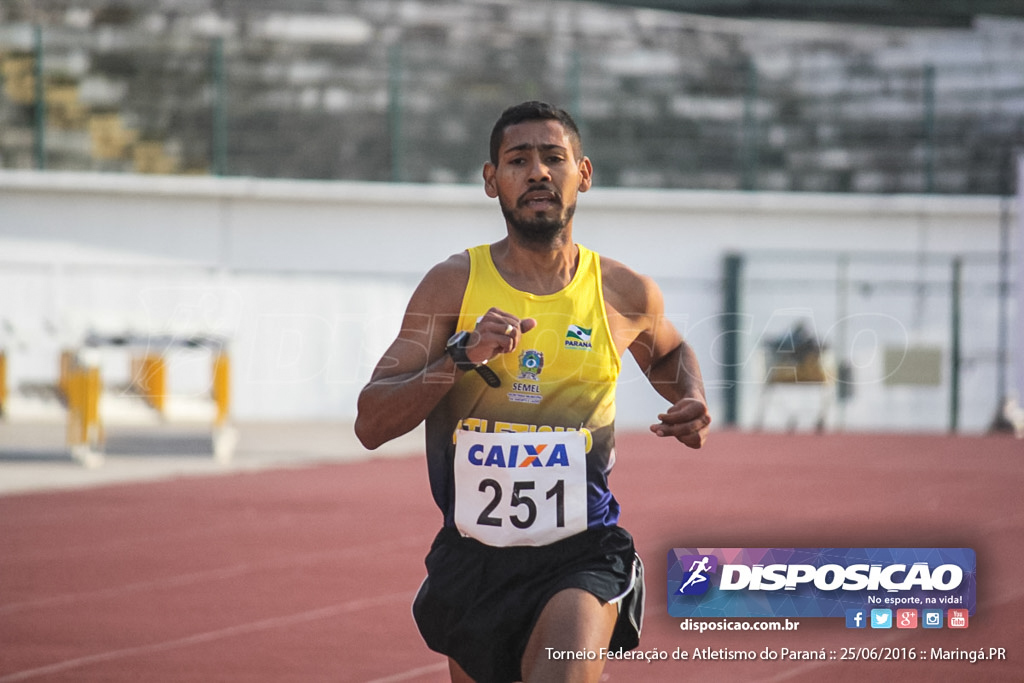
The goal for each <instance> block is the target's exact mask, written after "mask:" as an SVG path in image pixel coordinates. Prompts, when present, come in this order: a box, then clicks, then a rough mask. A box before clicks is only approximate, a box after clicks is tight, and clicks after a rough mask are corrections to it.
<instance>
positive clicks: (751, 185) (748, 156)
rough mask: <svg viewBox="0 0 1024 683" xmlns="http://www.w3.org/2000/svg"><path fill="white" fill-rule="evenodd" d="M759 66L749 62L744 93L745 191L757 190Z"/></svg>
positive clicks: (743, 161) (743, 183)
mask: <svg viewBox="0 0 1024 683" xmlns="http://www.w3.org/2000/svg"><path fill="white" fill-rule="evenodd" d="M757 85H758V84H757V65H756V64H754V60H753V59H749V60H747V65H746V83H745V88H744V91H743V135H742V142H741V145H742V147H741V149H742V152H741V154H742V165H743V168H742V171H741V181H740V187H742V188H743V189H744V190H756V189H757V166H758V161H759V159H758V153H757V144H758V141H757V138H758V131H757Z"/></svg>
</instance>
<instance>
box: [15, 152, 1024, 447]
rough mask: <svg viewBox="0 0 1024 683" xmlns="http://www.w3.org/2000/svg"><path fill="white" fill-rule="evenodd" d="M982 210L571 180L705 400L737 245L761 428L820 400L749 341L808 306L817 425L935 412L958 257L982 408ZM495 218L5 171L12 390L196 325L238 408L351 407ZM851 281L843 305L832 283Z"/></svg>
mask: <svg viewBox="0 0 1024 683" xmlns="http://www.w3.org/2000/svg"><path fill="white" fill-rule="evenodd" d="M1001 207H1003V203H1002V202H1001V201H1000V199H999V198H996V197H978V196H971V197H964V196H923V195H884V196H883V195H850V194H844V195H832V194H796V193H778V194H775V193H742V192H710V191H707V192H705V191H700V192H689V191H670V190H636V189H594V190H592V191H591V192H589V193H588V194H586V195H584V196H582V197H581V200H580V209H579V212H578V214H577V220H576V225H575V228H576V229H575V237H576V239H577V240H579V241H580V242H582V243H584V244H586V245H587V246H589V247H591V248H593V249H596V250H598V251H600V252H602V253H606V254H608V255H609V256H611V257H613V258H616V259H618V260H621V261H623V262H625V263H627V264H629V265H631V266H633V267H634V268H636V269H637V270H639V271H641V272H643V273H646V274H649V275H652V276H654V277H655V278H656V279H657V280H658V281H659V283H661V286H662V289H663V290H664V292H665V300H666V310H667V313H668V315H669V316H670V318H671V319H672V320H673V321H674V322H675V323H676V325H677V326H678V327H679V328H680V329H681V330H683V331H684V333H685V334H686V336H687V337H688V338H689V339H690V341H691V343H693V345H694V347H695V348H696V350H697V352H698V354H699V355H700V357H701V362H702V366H703V368H704V373H705V380H706V382H707V384H708V386H709V394H710V396H709V398H710V400H711V403H712V409H713V411H715V412H718V413H721V409H722V400H723V398H722V395H723V392H722V389H723V377H724V374H723V368H722V355H721V343H722V340H721V325H720V320H721V317H720V315H721V313H722V307H723V293H722V292H723V274H722V273H723V266H722V264H723V259H724V257H725V256H726V255H727V254H739V255H742V256H743V258H744V260H745V263H746V264H747V265H748V271H747V272H748V273H749V276H748V277H749V279H748V280H747V281H745V283H744V287H745V289H744V292H745V296H744V302H745V303H741V308H744V309H747V307H749V310H743V313H744V315H745V318H744V320H745V321H746V322H745V327H744V330H743V333H742V337H743V338H742V340H741V350H740V354H739V356H740V359H741V363H742V367H741V368H740V374H739V376H740V382H741V384H742V385H743V388H742V392H741V398H742V403H741V405H742V409H741V411H740V425H741V426H754V425H755V424H759V423H760V422H761V419H762V418H763V417H764V416H763V415H762V413H763V409H764V407H765V401H766V400H767V402H768V406H769V408H772V409H774V408H775V407H777V406H778V405H781V403H780V402H784V401H789V402H790V407H791V408H792V411H791V412H790V414H786V412H785V411H783V412H782V413H779V415H776V416H775V417H772V416H771V415H769V416H768V421H767V422H766V423H765V424H764V425H763V426H765V427H768V428H791V427H794V426H797V425H796V422H797V421H796V418H795V417H794V416H795V415H800V416H801V420H802V419H803V417H806V415H809V414H811V413H813V412H814V411H815V410H816V409H817V407H818V404H819V402H820V401H821V400H823V399H821V396H822V395H823V394H822V393H821V392H804V393H805V394H807V396H795V395H794V396H793V397H790V398H786V397H784V396H783V395H782V394H781V393H780V394H779V395H778V396H776V397H774V398H772V397H768V398H766V395H765V391H764V389H765V385H764V382H763V381H762V380H763V379H764V368H763V365H759V362H760V361H759V359H761V356H760V355H759V354H758V349H759V348H760V347H761V346H763V344H762V342H763V341H764V339H766V338H768V337H770V336H772V335H778V334H780V333H783V332H785V330H786V329H787V328H788V326H789V325H790V324H791V323H792V322H793V321H795V320H798V319H803V320H810V321H811V323H812V326H813V328H814V329H815V330H817V331H818V333H819V336H821V337H822V338H825V337H827V338H828V341H829V342H830V344H831V345H832V346H833V347H834V348H833V350H834V351H835V352H836V355H838V356H839V357H840V358H847V359H849V360H850V361H851V362H852V364H853V369H854V371H855V374H854V379H853V382H854V384H855V386H854V391H853V392H852V394H853V395H852V397H851V398H849V399H848V400H847V401H846V402H845V403H835V402H833V404H832V406H831V407H830V408H829V411H830V414H829V418H828V424H829V426H830V427H843V428H846V429H862V430H874V429H901V430H906V429H910V430H924V431H933V430H943V429H946V428H947V426H948V421H947V418H946V415H945V406H946V405H947V403H948V393H949V390H950V387H951V383H950V380H951V378H950V376H949V375H948V371H947V370H946V368H947V367H948V365H949V364H948V363H947V362H946V360H948V354H949V346H950V344H949V330H950V327H949V326H950V317H951V316H950V313H949V296H948V287H947V285H948V283H947V281H946V280H947V273H948V265H949V264H950V263H951V262H952V261H953V260H954V259H955V258H961V259H966V263H967V270H966V272H967V273H968V274H969V276H968V282H969V283H971V286H969V287H967V288H966V290H965V296H966V299H965V300H964V304H965V307H971V308H972V309H978V310H982V311H984V312H985V313H984V315H983V316H982V317H981V318H978V319H976V322H972V320H973V319H968V320H967V321H966V323H967V324H966V326H967V327H968V328H969V330H968V333H969V334H968V336H967V339H968V342H967V344H966V346H965V349H966V351H965V352H964V353H965V354H966V355H967V356H968V357H969V358H974V359H975V360H976V361H977V362H976V363H974V364H973V365H972V364H967V366H965V367H966V368H967V369H966V370H965V372H967V373H968V375H967V377H966V381H961V382H960V386H961V391H962V392H963V396H962V398H961V399H960V406H961V411H962V414H961V417H960V420H959V425H960V427H961V428H962V429H964V430H968V431H970V430H973V431H978V430H983V429H985V428H986V427H987V425H988V423H989V422H990V420H991V418H992V415H993V411H994V410H995V407H996V402H997V397H996V396H995V395H994V388H993V387H994V386H995V381H994V379H993V378H994V377H995V373H998V372H1001V371H1005V368H1004V369H1000V368H998V367H995V366H994V364H993V363H992V362H991V358H990V356H992V355H993V354H994V345H995V344H996V336H997V335H996V325H995V324H994V323H993V322H992V316H993V315H994V314H995V313H994V312H995V311H998V310H999V307H998V305H997V300H996V298H995V296H994V291H995V290H993V286H994V284H993V283H994V282H995V280H994V278H996V276H997V272H998V267H997V264H998V259H997V256H998V250H999V245H1000V231H1001V225H1002V224H1003V221H1002V218H1003V217H1001V213H1000V212H1001ZM1003 210H1005V208H1004V209H1003ZM503 233H504V225H503V221H502V219H501V215H500V213H499V212H498V210H497V207H496V206H495V205H494V204H493V202H492V201H491V200H489V199H488V198H487V197H486V196H485V195H484V193H483V191H482V188H480V187H474V186H464V185H400V184H398V185H396V184H383V183H350V182H319V181H289V180H261V179H251V178H211V177H170V176H159V177H152V176H150V177H146V176H134V175H113V174H111V175H103V174H78V173H37V172H31V171H0V291H2V292H3V296H0V323H2V327H0V347H3V348H5V349H6V350H7V355H8V382H9V384H10V386H11V388H12V390H15V391H17V389H18V387H19V386H22V385H33V384H39V383H47V382H54V381H55V379H56V376H57V372H58V363H57V358H58V356H59V353H60V350H61V349H62V348H67V347H75V346H76V345H80V344H81V343H82V341H83V339H84V338H85V336H86V335H87V334H89V333H90V332H94V333H101V334H122V333H127V332H131V333H135V334H143V335H158V334H168V333H170V334H178V335H188V334H195V333H204V334H210V333H213V334H220V335H224V336H226V337H227V338H228V339H229V340H230V348H231V354H232V358H233V375H232V384H233V396H234V399H233V414H234V416H235V417H237V418H239V419H266V420H274V419H292V420H294V419H311V420H312V419H339V420H346V419H351V418H352V417H354V411H355V401H356V397H357V395H358V391H359V389H360V387H361V386H362V384H363V383H364V382H365V381H366V379H367V377H368V376H369V373H370V371H371V369H372V366H373V364H374V362H375V361H376V359H377V358H378V357H379V356H380V354H381V353H382V352H383V350H384V349H385V348H386V345H387V344H388V343H389V341H390V340H391V339H392V338H393V337H394V335H395V333H396V331H397V329H398V325H399V322H400V319H401V315H402V311H403V309H404V305H405V303H406V301H407V300H408V297H409V295H410V294H411V292H412V290H413V288H414V287H415V285H416V283H417V282H418V281H419V279H420V278H421V277H422V275H423V273H424V272H425V271H426V270H427V269H428V268H429V267H430V266H431V265H432V264H434V263H436V262H438V261H440V260H442V259H444V258H445V257H446V256H448V255H449V254H452V253H454V252H457V251H459V250H461V249H462V248H464V247H466V246H469V245H472V244H478V243H484V242H488V241H493V240H495V239H497V238H499V237H500V236H501V235H502V234H503ZM1015 253H1016V254H1017V256H1018V257H1019V254H1020V250H1019V248H1018V249H1017V251H1016V252H1015ZM850 263H854V264H855V265H856V264H858V263H859V264H861V265H862V266H863V268H864V272H863V273H861V274H859V275H857V276H856V277H854V278H852V279H843V277H844V276H843V275H841V274H837V273H839V271H836V269H835V268H836V265H835V264H845V265H846V266H848V265H849V264H850ZM805 269H806V270H805ZM804 272H806V273H807V277H806V280H804V279H803V278H804V275H803V273H804ZM901 283H902V285H901ZM903 285H906V287H905V288H904V289H900V287H901V286H903ZM850 287H852V288H853V290H854V294H852V295H850V294H847V293H846V291H847V288H850ZM906 288H909V290H908V291H910V292H911V294H910V295H908V293H907V291H905V290H906ZM869 290H870V291H869ZM865 292H868V294H865ZM775 293H777V294H778V296H776V295H775ZM840 294H842V296H843V297H846V298H845V299H842V300H840V298H839V297H840ZM850 296H852V297H854V299H856V300H857V301H856V303H858V306H859V308H856V307H854V308H856V310H853V309H851V308H850V307H849V306H847V304H845V303H843V302H844V301H847V300H848V299H849V297H850ZM858 296H859V297H860V298H859V299H857V297H858ZM908 296H909V298H908ZM865 307H867V308H865ZM854 313H855V314H856V315H857V316H859V319H864V316H865V314H868V317H870V316H871V315H876V316H879V317H884V318H885V319H886V321H887V322H888V324H889V326H890V327H895V328H897V332H896V333H895V334H890V335H889V336H888V337H887V338H886V339H885V340H884V343H885V345H888V346H893V345H897V346H898V345H899V344H903V345H904V346H906V347H908V348H910V347H914V346H917V345H922V344H923V345H926V346H927V345H931V346H933V347H935V348H938V349H940V350H941V351H942V353H943V354H945V355H944V359H945V360H944V361H943V373H944V374H943V376H942V378H941V380H940V381H939V384H937V385H932V386H927V387H923V388H922V387H913V386H910V387H908V386H891V384H890V383H887V381H886V380H887V378H886V376H885V373H886V372H887V370H886V369H885V368H884V367H883V359H882V356H883V348H882V343H881V342H880V341H879V339H880V337H879V334H878V333H877V331H875V332H873V334H875V338H876V339H875V341H874V342H872V341H871V340H870V339H869V338H868V337H870V335H868V336H865V334H866V333H868V332H871V330H870V329H866V328H865V329H860V328H858V329H855V330H853V332H852V333H851V334H852V336H842V337H841V336H837V335H836V334H834V330H836V329H839V328H842V327H843V323H842V320H841V319H842V318H844V316H846V317H850V316H852V315H853V314H854ZM890 332H891V330H890ZM1018 346H1019V343H1017V344H1016V345H1014V344H1011V346H1010V348H1017V347H1018ZM854 347H856V348H854ZM762 360H763V359H762ZM105 363H107V365H105V366H104V381H105V383H106V384H107V385H108V386H111V387H113V386H117V385H118V384H119V383H124V382H125V381H126V380H127V379H128V378H127V376H126V375H127V373H128V372H129V371H128V369H127V368H126V367H124V364H123V363H121V361H119V360H116V359H110V360H109V361H105ZM108 366H109V367H108ZM188 366H189V364H188V362H185V361H182V362H181V369H180V370H179V371H178V372H177V374H175V373H174V372H172V373H171V381H172V386H171V387H170V391H172V392H173V391H181V392H200V391H204V390H205V389H206V388H207V387H205V385H204V383H205V382H207V381H208V380H207V379H206V374H205V373H204V372H201V371H200V370H198V369H195V368H190V367H188ZM828 391H831V389H829V390H828ZM826 393H827V392H826ZM620 399H621V400H620V421H621V422H622V423H624V424H627V425H629V426H642V425H646V424H649V423H650V422H651V421H652V418H653V416H654V415H655V414H656V413H657V412H658V411H659V410H661V409H662V408H663V401H662V400H661V399H660V398H658V397H657V396H656V395H655V394H654V392H653V391H652V390H651V389H650V387H649V386H648V385H647V384H646V383H645V382H643V381H642V377H640V374H639V371H638V370H637V369H636V367H635V366H633V365H628V367H627V369H626V373H625V376H624V378H623V382H622V387H621V389H620ZM833 399H834V397H831V398H830V399H829V400H833ZM801 402H803V404H806V405H805V406H803V407H801V406H802V404H801ZM769 412H771V411H769Z"/></svg>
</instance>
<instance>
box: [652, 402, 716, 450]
mask: <svg viewBox="0 0 1024 683" xmlns="http://www.w3.org/2000/svg"><path fill="white" fill-rule="evenodd" d="M658 419H659V420H661V422H660V423H658V424H654V425H651V431H652V432H654V433H655V434H657V435H658V436H672V437H675V438H676V439H677V440H678V441H679V442H680V443H682V444H684V445H686V446H689V447H690V448H700V447H701V446H703V445H704V442H705V441H706V440H707V438H708V425H710V424H711V415H709V414H708V406H707V404H706V403H705V402H704V401H703V400H701V399H697V398H684V399H680V400H678V401H676V402H675V404H674V405H673V406H672V407H671V408H669V409H668V410H667V411H666V412H664V413H662V414H660V415H658Z"/></svg>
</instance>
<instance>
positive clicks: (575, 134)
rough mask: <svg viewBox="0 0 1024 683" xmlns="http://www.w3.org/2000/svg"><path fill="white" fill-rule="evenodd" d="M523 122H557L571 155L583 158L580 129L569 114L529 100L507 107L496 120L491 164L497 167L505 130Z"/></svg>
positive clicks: (492, 137)
mask: <svg viewBox="0 0 1024 683" xmlns="http://www.w3.org/2000/svg"><path fill="white" fill-rule="evenodd" d="M525 121H558V122H559V123H561V124H562V127H563V128H565V132H567V133H568V134H569V142H570V143H571V144H572V153H573V156H575V157H576V159H577V160H579V159H582V158H583V141H582V140H581V138H580V129H579V128H578V127H577V126H576V122H575V121H573V119H572V116H570V115H569V112H567V111H565V110H564V109H559V108H558V107H555V106H552V105H550V104H548V103H547V102H538V101H536V100H531V101H529V102H523V103H522V104H517V105H514V106H512V107H509V108H508V109H506V110H505V111H503V112H502V113H501V116H500V117H498V120H497V121H496V122H495V124H494V128H492V129H491V163H492V164H495V165H497V163H498V153H499V151H500V150H501V141H502V140H503V139H504V138H505V129H506V128H508V127H509V126H514V125H516V124H517V123H523V122H525Z"/></svg>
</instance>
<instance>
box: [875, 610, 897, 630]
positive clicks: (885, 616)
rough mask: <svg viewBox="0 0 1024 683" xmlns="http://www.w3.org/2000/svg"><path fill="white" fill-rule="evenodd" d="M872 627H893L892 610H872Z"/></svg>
mask: <svg viewBox="0 0 1024 683" xmlns="http://www.w3.org/2000/svg"><path fill="white" fill-rule="evenodd" d="M871 628H892V610H891V609H873V610H871Z"/></svg>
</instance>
